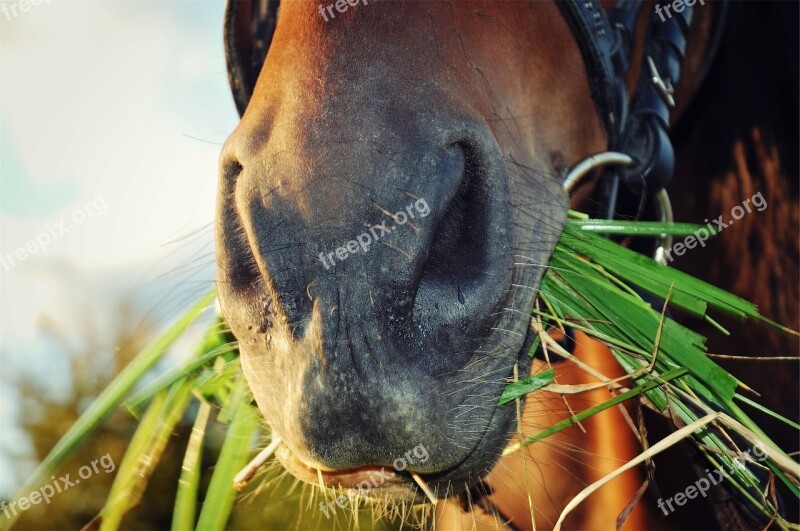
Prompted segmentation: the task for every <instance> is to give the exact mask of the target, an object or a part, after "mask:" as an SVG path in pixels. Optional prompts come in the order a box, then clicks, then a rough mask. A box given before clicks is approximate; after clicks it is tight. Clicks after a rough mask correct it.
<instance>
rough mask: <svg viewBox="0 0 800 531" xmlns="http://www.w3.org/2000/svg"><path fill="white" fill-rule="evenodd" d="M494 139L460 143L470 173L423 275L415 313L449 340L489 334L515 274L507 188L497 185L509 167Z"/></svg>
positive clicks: (445, 218) (439, 232) (464, 177)
mask: <svg viewBox="0 0 800 531" xmlns="http://www.w3.org/2000/svg"><path fill="white" fill-rule="evenodd" d="M493 145H494V144H490V143H489V142H488V140H487V142H486V145H484V144H483V143H480V142H479V141H477V140H470V141H462V142H458V143H456V144H454V146H455V147H457V148H459V149H460V150H461V151H462V153H463V156H464V173H463V175H462V178H461V181H460V183H459V185H458V189H457V190H456V191H455V193H454V194H453V195H452V198H451V199H450V202H449V204H448V205H447V207H446V210H445V212H444V214H443V216H442V217H441V218H440V221H439V223H438V225H437V226H436V228H435V230H434V233H433V237H432V240H431V246H430V248H429V251H428V257H427V260H426V262H425V265H424V267H423V268H422V274H421V277H420V279H419V284H418V288H417V292H416V296H415V300H414V316H415V319H416V320H417V321H418V322H419V323H420V324H421V325H422V326H423V327H424V328H427V329H428V330H429V331H431V332H435V335H436V336H438V337H440V339H443V340H444V339H445V336H450V334H452V333H456V334H459V335H464V336H470V337H472V338H477V337H483V336H485V335H486V334H488V333H489V329H490V327H491V320H492V319H493V317H492V314H493V309H494V307H495V306H496V305H497V304H499V303H500V298H501V297H502V296H503V294H504V292H505V288H503V283H504V282H505V281H506V280H508V278H509V276H508V275H510V271H511V267H510V265H511V263H512V261H511V256H510V253H509V252H508V249H509V245H508V244H507V242H506V241H505V240H506V238H505V235H504V233H502V231H503V229H502V227H503V226H504V225H503V221H504V219H503V218H504V216H505V215H506V214H505V213H504V211H503V207H504V205H505V202H504V200H503V197H504V194H503V191H502V187H501V186H498V185H497V182H498V181H499V175H500V174H502V173H504V171H505V167H504V164H503V162H502V158H501V157H500V156H499V153H496V152H494V151H495V150H493V149H492V146H493ZM506 286H507V284H506Z"/></svg>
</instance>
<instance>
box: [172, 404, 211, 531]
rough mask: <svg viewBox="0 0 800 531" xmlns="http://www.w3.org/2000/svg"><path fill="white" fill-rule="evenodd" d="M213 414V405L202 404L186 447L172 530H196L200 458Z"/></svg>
mask: <svg viewBox="0 0 800 531" xmlns="http://www.w3.org/2000/svg"><path fill="white" fill-rule="evenodd" d="M210 413H211V404H209V403H208V402H205V401H201V402H200V407H199V408H198V410H197V417H195V420H194V426H192V435H191V436H190V437H189V443H188V444H187V445H186V452H185V453H184V455H183V466H182V467H181V479H180V481H179V482H178V494H177V495H176V497H175V511H174V512H173V514H172V529H173V530H177V531H191V530H192V529H194V524H195V522H194V519H195V515H196V511H197V492H198V490H199V487H200V474H201V472H202V471H201V470H200V464H201V461H200V458H201V457H202V454H203V440H204V439H205V436H206V426H207V425H208V417H209V414H210Z"/></svg>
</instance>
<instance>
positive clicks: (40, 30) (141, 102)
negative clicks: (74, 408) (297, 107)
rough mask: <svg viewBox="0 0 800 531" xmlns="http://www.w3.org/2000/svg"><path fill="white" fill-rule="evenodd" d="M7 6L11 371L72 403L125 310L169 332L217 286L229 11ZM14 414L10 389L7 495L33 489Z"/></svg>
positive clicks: (2, 122) (229, 126) (3, 43)
mask: <svg viewBox="0 0 800 531" xmlns="http://www.w3.org/2000/svg"><path fill="white" fill-rule="evenodd" d="M3 6H5V7H4V8H3ZM0 8H2V9H0V371H2V372H4V373H5V374H4V376H6V377H7V376H8V375H9V374H16V373H19V372H20V371H22V372H25V373H26V374H35V375H36V377H37V378H40V379H41V381H47V382H48V385H49V386H51V387H52V388H53V392H54V393H59V392H64V389H65V388H66V387H65V386H66V383H67V382H68V381H69V380H68V379H67V373H66V370H67V368H68V365H67V362H66V356H67V353H68V352H69V351H70V350H73V351H74V350H76V349H80V348H82V346H83V345H82V344H81V342H82V341H84V340H85V332H86V329H87V328H91V329H92V330H93V331H94V333H97V334H98V335H99V336H100V337H99V339H100V340H101V342H102V344H103V345H104V346H105V347H106V348H109V349H110V348H113V346H114V345H113V337H112V335H113V334H114V333H115V332H117V331H118V329H117V328H118V327H117V326H115V325H117V324H118V323H115V318H116V313H115V312H116V309H117V308H118V306H119V305H120V303H121V301H123V300H125V299H126V298H128V297H132V298H133V300H134V302H135V306H136V308H137V309H138V311H139V313H140V314H141V315H144V314H145V312H148V311H149V312H151V313H150V314H149V317H150V318H151V319H154V320H155V321H156V322H158V323H164V322H166V321H168V320H169V319H170V318H172V317H174V315H175V313H176V312H177V311H179V310H180V309H182V308H185V307H186V305H188V304H189V303H190V302H191V300H192V298H195V297H197V296H198V295H199V294H200V293H202V292H204V291H205V290H207V289H210V287H211V281H212V280H213V277H214V272H213V247H212V245H211V240H212V233H211V228H210V223H211V222H212V219H213V213H214V194H215V189H216V178H217V176H216V168H217V158H218V155H219V150H220V145H221V144H222V143H223V142H224V141H225V138H226V137H227V136H228V134H229V133H230V132H231V131H232V130H233V128H234V127H235V126H236V123H237V121H238V116H237V115H236V111H235V108H234V105H233V101H232V99H231V96H230V91H229V89H228V85H227V78H226V73H225V59H224V52H223V46H222V17H223V11H224V2H222V1H185V0H181V1H177V0H172V1H157V2H150V1H141V0H137V1H94V0H91V1H69V0H50V1H49V2H47V1H46V0H43V1H42V3H41V4H40V5H38V6H31V7H30V8H29V10H28V11H26V12H22V11H21V10H20V9H19V8H20V0H11V1H8V0H0ZM42 234H45V235H46V236H43V235H42ZM37 237H38V238H39V240H38V241H37ZM48 237H49V240H50V241H49V242H47V243H45V239H47V238H48ZM26 247H29V249H28V250H26V251H24V252H23V251H18V249H24V248H26ZM15 253H19V255H20V256H24V257H23V258H22V259H21V260H20V259H19V258H18V257H17V256H14V255H15ZM45 316H46V317H47V319H49V320H51V321H53V322H55V323H56V325H57V326H58V327H59V328H60V329H65V330H67V331H72V332H71V333H70V334H67V337H66V338H65V339H64V341H61V342H59V341H56V342H54V341H52V340H48V339H47V338H46V337H44V335H43V334H42V332H41V328H42V323H43V322H44V320H45ZM87 323H88V324H87ZM4 379H7V378H4ZM15 415H16V400H15V397H14V393H13V389H10V388H9V386H8V385H6V384H0V419H2V423H3V425H4V430H3V431H2V432H1V433H2V435H0V496H3V495H10V494H11V492H9V490H13V489H14V488H15V487H16V486H18V484H19V482H20V481H21V479H24V478H17V477H14V476H13V475H12V474H8V473H5V471H7V470H8V468H7V467H8V463H9V452H11V451H12V450H13V451H19V450H20V449H21V448H24V447H25V445H26V443H25V437H24V434H22V433H20V432H19V430H13V429H10V428H9V426H10V425H12V424H13V423H15V420H14V418H15Z"/></svg>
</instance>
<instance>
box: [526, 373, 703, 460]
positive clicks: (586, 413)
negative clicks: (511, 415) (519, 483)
mask: <svg viewBox="0 0 800 531" xmlns="http://www.w3.org/2000/svg"><path fill="white" fill-rule="evenodd" d="M687 372H688V371H687V370H686V369H675V370H674V371H670V372H668V373H666V374H664V375H663V376H661V377H659V378H658V379H653V380H651V381H649V382H647V383H644V384H641V385H638V386H636V387H634V388H632V389H629V390H628V391H626V392H624V393H621V394H618V395H617V396H615V397H614V398H611V399H610V400H606V401H605V402H603V403H602V404H597V405H596V406H593V407H590V408H588V409H584V410H583V411H581V412H579V413H576V414H575V415H574V416H572V417H569V418H566V419H564V420H562V421H560V422H556V423H555V424H553V425H552V426H550V427H549V428H546V429H544V430H542V431H540V432H539V433H537V434H536V435H533V436H531V437H528V438H527V439H523V440H522V441H521V442H520V446H523V447H524V446H528V445H530V444H533V443H535V442H536V441H541V440H542V439H544V438H546V437H549V436H551V435H553V434H554V433H558V432H560V431H564V430H565V429H567V428H569V427H570V426H572V425H574V424H576V423H578V422H580V421H582V420H586V419H587V418H589V417H591V416H592V415H596V414H597V413H600V412H601V411H604V410H606V409H608V408H610V407H614V406H616V405H618V404H621V403H623V402H625V401H626V400H630V399H631V398H634V397H636V396H639V395H640V394H642V393H645V392H647V391H649V390H650V389H654V388H656V387H658V386H660V385H664V383H666V382H668V381H670V380H673V379H675V378H679V377H681V376H684V375H685V374H686V373H687Z"/></svg>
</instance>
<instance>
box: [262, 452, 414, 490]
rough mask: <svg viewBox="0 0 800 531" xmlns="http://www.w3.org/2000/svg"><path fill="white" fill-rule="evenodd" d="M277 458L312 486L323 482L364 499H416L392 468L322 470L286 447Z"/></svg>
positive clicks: (405, 481) (369, 467)
mask: <svg viewBox="0 0 800 531" xmlns="http://www.w3.org/2000/svg"><path fill="white" fill-rule="evenodd" d="M275 456H276V457H277V458H278V461H280V463H281V465H283V467H284V468H285V469H286V470H287V471H288V472H289V473H290V474H292V475H293V476H294V477H296V478H298V479H300V480H302V481H305V482H306V483H309V484H311V485H315V486H320V478H321V479H322V484H323V485H324V486H325V487H326V488H329V489H335V488H337V487H341V488H344V489H351V490H353V491H358V493H359V494H361V495H362V496H364V497H373V498H379V499H387V498H394V499H398V500H400V499H409V498H414V497H416V488H415V487H414V485H413V484H412V483H411V482H410V481H409V479H408V478H406V477H404V476H402V475H400V474H397V473H396V472H395V470H394V469H393V468H391V467H379V466H365V467H360V468H356V469H348V470H322V469H320V468H315V467H313V466H310V465H308V464H306V463H305V462H303V461H302V460H301V459H300V458H299V457H298V456H297V455H296V454H295V453H294V452H292V451H291V450H290V449H289V448H287V447H286V446H285V445H282V446H281V447H280V448H279V449H278V450H277V451H276V452H275ZM387 468H388V470H387ZM365 487H366V488H365ZM373 490H374V491H379V492H380V495H378V496H370V494H371V493H372V491H373Z"/></svg>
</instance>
